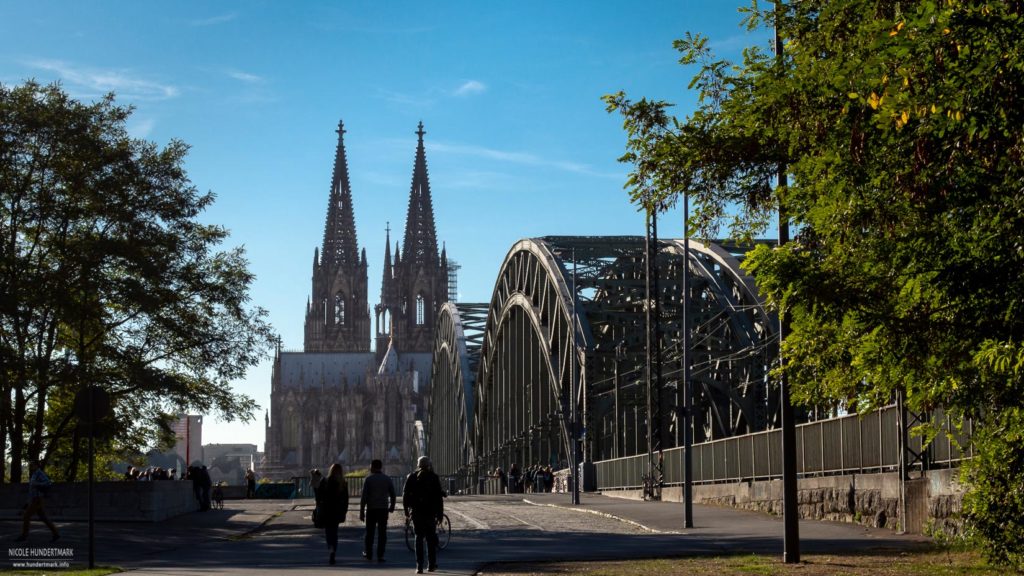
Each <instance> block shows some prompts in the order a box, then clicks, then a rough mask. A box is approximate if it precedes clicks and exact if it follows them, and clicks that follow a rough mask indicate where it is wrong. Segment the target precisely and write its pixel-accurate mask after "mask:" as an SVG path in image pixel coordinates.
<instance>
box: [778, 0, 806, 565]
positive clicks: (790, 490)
mask: <svg viewBox="0 0 1024 576" xmlns="http://www.w3.org/2000/svg"><path fill="white" fill-rule="evenodd" d="M781 17H782V0H776V2H775V59H776V62H777V64H778V66H779V68H780V73H781V68H782V66H783V64H784V62H783V59H782V36H781V35H780V34H779V18H781ZM776 176H777V188H776V190H778V192H777V195H778V196H779V199H778V202H779V247H782V246H783V245H785V244H786V243H787V242H789V217H788V216H787V215H786V209H785V206H783V202H782V196H781V194H782V193H783V191H784V190H785V188H786V185H787V182H786V165H785V164H784V163H782V162H780V163H779V167H778V173H777V175H776ZM788 332H789V314H788V312H787V311H786V309H785V308H784V307H783V308H781V309H780V310H779V363H780V365H781V364H785V361H786V359H785V357H783V355H782V342H783V340H785V338H786V334H787V333H788ZM780 374H781V375H780V377H779V402H780V403H781V406H780V410H781V414H780V416H781V420H782V516H783V524H784V533H785V535H784V538H783V549H782V561H783V562H784V563H786V564H796V563H798V562H800V524H799V518H798V516H797V502H796V499H797V479H796V423H795V422H794V415H793V405H792V403H791V402H790V399H789V381H788V380H789V379H788V378H787V377H786V374H785V371H782V372H781V373H780Z"/></svg>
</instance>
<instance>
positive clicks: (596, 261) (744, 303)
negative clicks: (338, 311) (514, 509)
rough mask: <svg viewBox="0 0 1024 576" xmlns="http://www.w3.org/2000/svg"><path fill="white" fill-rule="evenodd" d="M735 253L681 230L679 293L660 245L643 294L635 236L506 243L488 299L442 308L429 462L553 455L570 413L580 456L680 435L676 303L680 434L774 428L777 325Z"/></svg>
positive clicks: (563, 443) (562, 459) (673, 248)
mask: <svg viewBox="0 0 1024 576" xmlns="http://www.w3.org/2000/svg"><path fill="white" fill-rule="evenodd" d="M744 253H745V250H741V249H740V248H739V247H737V246H735V245H729V244H725V243H709V244H704V243H702V242H700V241H691V242H690V258H689V269H690V278H691V280H690V284H689V287H690V288H689V297H688V298H684V297H683V293H682V274H683V254H684V249H683V243H682V241H680V240H664V241H661V242H659V243H658V246H657V257H656V258H655V263H656V267H657V271H658V274H657V275H658V282H657V283H656V284H655V285H656V286H657V290H656V292H655V293H656V294H657V305H654V304H655V298H648V297H647V295H646V294H647V293H646V282H645V280H646V275H645V266H646V258H645V254H646V250H645V240H644V238H643V237H633V236H625V237H565V236H549V237H543V238H530V239H524V240H520V241H519V242H517V243H516V244H515V245H514V246H512V248H511V249H510V250H509V252H508V254H507V255H506V257H505V260H504V262H503V264H502V266H501V270H500V272H499V274H498V278H497V279H496V281H495V286H494V291H493V294H492V297H491V302H490V303H489V304H457V305H455V304H447V305H445V306H444V307H443V308H442V310H441V315H440V324H439V327H438V330H437V335H436V338H435V344H434V352H433V354H434V361H433V368H432V375H431V382H432V390H431V391H430V397H429V404H428V423H427V426H426V436H427V450H428V453H429V454H430V455H431V458H432V459H433V460H434V462H435V469H436V470H437V471H438V472H439V473H440V474H443V475H458V474H460V473H462V472H465V471H467V470H468V469H470V468H471V467H474V466H477V467H486V468H488V469H490V468H493V467H495V466H502V467H505V468H506V469H507V467H508V466H509V465H510V464H511V463H513V462H515V463H519V464H520V465H524V464H532V463H544V464H552V465H554V466H564V464H565V463H566V462H567V461H568V459H569V453H570V450H571V447H572V440H571V438H573V437H574V434H573V428H572V422H578V424H577V425H576V426H577V427H576V429H575V437H577V438H579V439H580V444H581V448H582V452H583V458H584V460H590V461H598V460H604V459H608V458H616V457H621V456H629V455H634V454H638V453H643V452H648V451H652V450H653V451H657V450H659V449H664V448H669V447H673V446H677V445H681V444H682V441H683V440H682V430H681V425H680V424H681V422H682V418H681V407H682V405H683V402H682V396H681V394H680V392H681V390H682V366H683V354H682V341H683V338H682V334H683V332H682V330H683V326H682V318H681V316H682V306H683V304H684V303H685V302H688V303H689V307H688V314H689V324H690V327H691V340H690V341H691V347H690V348H691V350H690V365H691V384H692V387H693V397H694V403H693V406H694V407H693V411H692V413H693V416H694V425H693V427H694V437H693V441H694V442H701V441H705V440H710V439H714V438H721V437H725V436H730V435H735V434H742V433H746V432H751V431H756V430H763V429H765V428H768V427H774V426H775V425H776V424H777V422H778V417H779V415H778V406H779V401H778V393H777V386H775V385H774V384H773V383H772V382H770V381H769V379H768V370H769V368H770V367H771V364H772V362H774V360H775V358H777V354H778V332H777V330H778V322H777V319H776V318H775V317H773V315H771V314H769V313H767V312H766V311H765V309H764V308H763V306H762V301H761V299H760V298H759V296H758V295H757V291H756V288H755V286H754V282H753V280H752V279H751V278H750V277H749V276H748V275H746V274H745V273H744V272H743V271H742V270H741V269H740V268H739V262H740V259H741V258H742V256H743V254H744ZM652 292H654V291H653V290H652ZM649 309H650V310H652V311H657V318H656V321H654V319H652V324H653V325H655V326H656V328H657V329H656V330H654V331H653V333H652V335H651V337H652V342H657V343H658V346H660V349H661V354H660V357H661V362H660V367H656V368H654V369H650V370H648V368H647V366H648V358H647V346H646V342H647V337H648V332H647V323H646V314H647V312H648V310H649ZM648 373H650V378H648ZM574 410H576V411H577V413H578V417H576V418H573V417H571V416H572V413H573V411H574Z"/></svg>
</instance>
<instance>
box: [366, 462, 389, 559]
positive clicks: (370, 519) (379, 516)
mask: <svg viewBox="0 0 1024 576" xmlns="http://www.w3.org/2000/svg"><path fill="white" fill-rule="evenodd" d="M383 469H384V463H383V462H381V461H380V460H374V461H373V462H371V463H370V475H369V476H367V477H366V480H365V481H364V482H363V495H362V497H361V498H360V499H359V519H360V520H365V521H366V538H365V545H364V546H363V558H366V559H367V560H370V559H372V558H373V533H374V531H376V532H377V562H383V561H384V545H385V544H386V543H387V541H388V514H390V513H392V512H394V511H395V485H394V483H393V482H391V478H389V477H387V476H385V475H384V473H383Z"/></svg>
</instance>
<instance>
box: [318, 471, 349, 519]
mask: <svg viewBox="0 0 1024 576" xmlns="http://www.w3.org/2000/svg"><path fill="white" fill-rule="evenodd" d="M320 510H321V513H322V514H323V515H324V524H339V523H341V522H344V521H345V515H346V514H348V483H347V482H345V481H344V480H342V481H341V486H340V487H339V486H338V482H336V481H335V480H334V479H333V478H330V479H328V480H326V481H324V482H322V483H321V484H320Z"/></svg>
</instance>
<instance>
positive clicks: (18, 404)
mask: <svg viewBox="0 0 1024 576" xmlns="http://www.w3.org/2000/svg"><path fill="white" fill-rule="evenodd" d="M22 386H23V384H21V383H18V384H16V388H15V393H14V414H12V418H11V423H12V424H13V426H11V483H12V484H19V483H21V465H22V461H23V460H22V457H23V456H24V450H25V393H24V391H23V390H22V388H21V387H22Z"/></svg>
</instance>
